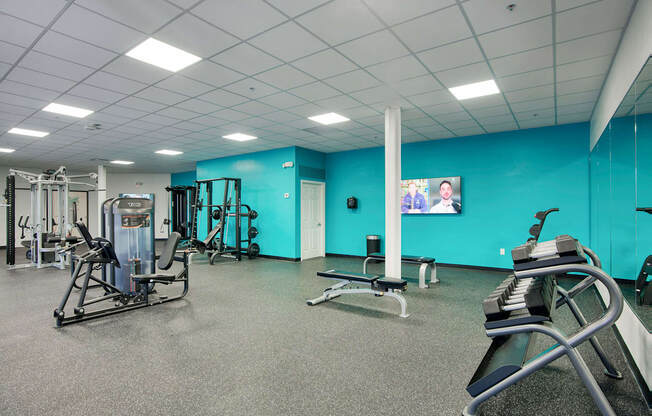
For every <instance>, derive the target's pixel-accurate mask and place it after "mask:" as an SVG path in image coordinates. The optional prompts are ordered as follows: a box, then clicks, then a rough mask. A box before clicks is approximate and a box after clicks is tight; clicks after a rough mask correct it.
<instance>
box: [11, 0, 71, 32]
mask: <svg viewBox="0 0 652 416" xmlns="http://www.w3.org/2000/svg"><path fill="white" fill-rule="evenodd" d="M65 5H66V2H65V1H64V0H48V1H40V0H21V1H4V2H2V3H0V12H2V13H6V14H10V15H12V16H15V17H18V18H21V19H24V20H27V21H29V22H32V23H36V24H37V25H40V26H47V25H48V24H49V23H50V21H52V19H53V18H54V17H55V16H56V15H57V13H59V11H60V10H61V9H63V6H65ZM0 37H2V36H0Z"/></svg>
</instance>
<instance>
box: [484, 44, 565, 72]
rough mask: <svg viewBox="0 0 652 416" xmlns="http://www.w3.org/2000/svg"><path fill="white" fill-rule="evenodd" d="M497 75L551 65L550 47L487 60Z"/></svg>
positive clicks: (549, 66) (533, 69)
mask: <svg viewBox="0 0 652 416" xmlns="http://www.w3.org/2000/svg"><path fill="white" fill-rule="evenodd" d="M489 64H490V65H491V67H492V68H493V70H494V73H495V74H496V76H498V77H504V76H507V75H512V74H519V73H524V72H529V71H535V70H538V69H542V68H551V67H552V47H551V46H546V47H543V48H539V49H533V50H530V51H527V52H521V53H517V54H514V55H508V56H504V57H502V58H496V59H492V60H490V61H489Z"/></svg>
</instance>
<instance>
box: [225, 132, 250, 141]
mask: <svg viewBox="0 0 652 416" xmlns="http://www.w3.org/2000/svg"><path fill="white" fill-rule="evenodd" d="M222 137H223V138H225V139H229V140H235V141H237V142H246V141H247V140H253V139H257V138H258V137H256V136H250V135H248V134H243V133H233V134H227V135H226V136H222Z"/></svg>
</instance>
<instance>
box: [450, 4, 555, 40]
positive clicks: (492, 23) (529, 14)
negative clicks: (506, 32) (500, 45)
mask: <svg viewBox="0 0 652 416" xmlns="http://www.w3.org/2000/svg"><path fill="white" fill-rule="evenodd" d="M507 4H509V2H504V1H502V2H501V1H497V2H492V1H489V2H488V1H485V0H470V1H467V2H465V3H463V4H462V7H464V10H465V11H466V14H467V16H468V17H469V20H470V21H471V24H472V25H473V28H474V29H475V32H476V33H477V34H478V35H480V34H482V33H486V32H489V31H492V30H497V29H501V28H504V27H507V26H513V25H516V24H519V23H523V22H525V21H527V20H532V19H536V18H539V17H543V16H547V15H549V14H550V13H551V12H552V9H551V7H550V5H551V3H550V2H548V1H541V0H522V1H519V2H518V3H516V7H514V9H513V10H512V11H509V10H508V9H507V7H506V6H507Z"/></svg>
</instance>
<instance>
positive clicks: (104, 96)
mask: <svg viewBox="0 0 652 416" xmlns="http://www.w3.org/2000/svg"><path fill="white" fill-rule="evenodd" d="M68 93H69V94H72V95H76V96H78V97H84V98H90V99H91V100H96V101H101V102H104V103H109V104H112V103H115V102H116V101H120V100H122V99H123V98H125V95H124V94H120V93H117V92H113V91H108V90H105V89H103V88H98V87H94V86H92V85H88V84H83V83H80V84H77V85H76V86H75V87H74V88H72V89H71V90H70V91H68Z"/></svg>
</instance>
